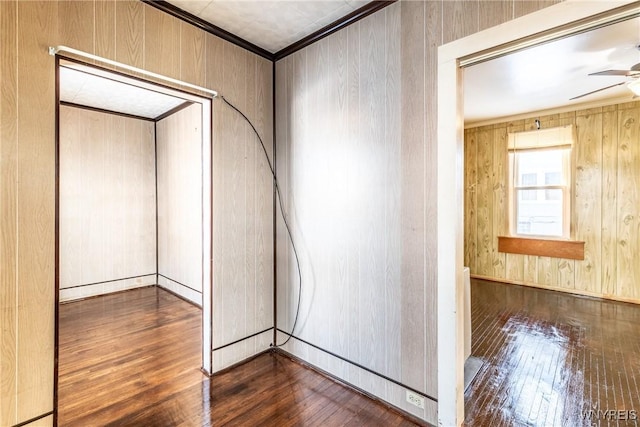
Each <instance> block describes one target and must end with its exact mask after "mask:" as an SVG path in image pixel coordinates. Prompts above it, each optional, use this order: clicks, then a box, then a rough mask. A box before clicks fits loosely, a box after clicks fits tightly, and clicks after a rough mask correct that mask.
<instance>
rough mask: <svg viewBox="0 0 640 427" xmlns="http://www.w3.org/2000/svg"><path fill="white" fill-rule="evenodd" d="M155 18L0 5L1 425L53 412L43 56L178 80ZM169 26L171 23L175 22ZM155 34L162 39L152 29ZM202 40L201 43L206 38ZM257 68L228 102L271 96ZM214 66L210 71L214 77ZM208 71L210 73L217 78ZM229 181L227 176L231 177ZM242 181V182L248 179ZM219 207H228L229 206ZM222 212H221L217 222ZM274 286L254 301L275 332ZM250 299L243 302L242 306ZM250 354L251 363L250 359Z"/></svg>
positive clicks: (228, 139)
mask: <svg viewBox="0 0 640 427" xmlns="http://www.w3.org/2000/svg"><path fill="white" fill-rule="evenodd" d="M151 9H152V8H151V7H150V6H147V5H145V4H143V3H141V2H138V1H114V0H104V1H103V0H96V1H91V0H89V1H86V2H85V1H78V2H74V3H66V2H62V1H61V2H58V1H19V2H18V1H11V0H8V1H2V2H0V20H1V23H2V25H1V28H0V32H1V36H2V37H1V38H0V43H1V44H2V47H1V48H0V78H1V79H2V88H1V94H2V96H1V99H0V102H1V103H0V119H1V120H2V122H1V128H0V133H1V140H0V150H1V151H0V152H1V155H2V158H1V167H2V174H1V178H0V184H1V185H2V190H1V192H0V210H1V211H2V234H1V237H0V242H2V243H1V246H0V252H1V254H2V258H1V259H2V268H1V269H0V277H1V278H2V284H1V285H2V286H1V287H0V292H1V297H0V303H1V304H2V305H1V307H0V308H1V310H2V312H1V316H2V317H1V319H2V325H1V326H2V330H3V333H2V334H1V338H0V339H1V340H2V350H1V353H0V425H14V424H18V423H21V422H24V421H26V420H28V419H30V418H32V417H34V416H40V415H42V414H45V413H48V412H49V411H51V410H52V409H53V407H52V405H53V337H54V311H53V307H54V300H55V286H54V266H55V259H54V254H55V249H54V201H55V192H54V191H55V190H54V189H55V187H54V176H55V172H54V171H55V169H54V168H55V156H54V147H55V144H54V142H55V139H54V137H55V132H54V130H55V110H54V99H55V95H54V93H55V68H54V58H53V57H51V56H49V55H47V52H46V48H47V47H48V46H51V45H57V44H61V43H65V44H67V45H69V47H72V48H76V49H81V50H87V51H89V52H91V53H95V54H96V55H99V56H102V57H106V58H109V59H114V60H118V61H122V62H125V63H128V64H130V65H134V66H137V67H143V68H144V67H147V66H149V67H156V66H158V67H160V68H162V69H163V70H164V72H166V73H173V72H174V71H175V69H174V67H175V66H176V64H175V62H178V61H175V62H174V63H171V64H170V62H171V61H169V60H167V62H163V60H166V59H167V58H172V57H173V58H181V57H182V56H184V57H185V58H186V59H189V58H188V54H187V53H185V54H184V55H183V54H182V53H181V52H179V50H180V49H182V46H181V45H180V34H174V33H173V32H172V31H166V32H165V30H164V28H165V26H166V25H165V24H163V23H158V22H156V21H154V20H153V18H150V19H146V13H147V12H149V10H151ZM157 16H158V15H156V17H157ZM173 20H174V18H170V19H169V22H170V21H173ZM161 21H164V20H163V19H161ZM156 25H160V26H161V27H162V29H158V28H154V27H155V26H156ZM169 27H171V25H169ZM197 31H198V32H199V33H200V34H201V35H204V32H202V31H201V30H197ZM155 34H162V40H163V43H164V49H163V50H162V51H158V50H157V49H156V50H155V51H154V49H153V48H152V47H151V46H153V43H154V41H155V39H154V37H156V36H155ZM198 37H201V36H198ZM204 37H206V38H207V41H211V40H215V41H216V42H217V43H212V46H225V45H228V43H227V42H222V41H221V40H220V39H217V38H216V37H214V36H211V35H205V36H204ZM203 44H206V42H203ZM207 52H209V51H207ZM160 54H162V55H164V56H163V58H159V57H158V55H160ZM207 55H208V53H207ZM247 55H249V56H254V55H253V54H248V53H247ZM233 59H234V58H233V57H225V56H224V54H223V55H222V56H221V57H218V56H216V57H215V61H214V60H213V59H212V60H207V61H204V60H202V61H200V62H197V61H195V60H194V61H193V63H194V64H195V65H194V67H198V68H199V69H193V70H190V71H192V72H193V73H194V74H193V75H191V74H186V73H185V75H184V76H183V78H186V79H194V81H191V83H196V84H202V82H203V80H202V76H205V77H206V78H207V81H206V82H205V83H206V84H207V85H210V84H211V85H212V86H213V87H212V88H214V89H218V90H219V89H220V87H221V86H219V85H218V84H217V83H220V82H219V81H218V78H217V76H220V74H215V70H216V68H215V66H217V65H218V64H222V63H224V62H225V61H226V62H229V61H233ZM257 61H258V62H259V63H260V64H261V67H260V69H261V70H262V71H261V72H262V73H263V74H264V76H263V77H261V78H257V79H256V81H255V82H253V83H252V84H251V86H250V87H238V88H230V89H229V90H227V91H226V92H222V93H223V94H224V95H226V96H228V97H229V98H234V97H235V96H236V94H235V93H234V91H235V90H237V91H238V92H242V93H244V91H246V90H249V91H254V90H257V89H256V88H257V86H258V85H260V87H259V89H260V90H261V91H262V92H263V93H265V94H269V93H271V91H272V78H271V66H270V64H268V66H267V67H265V60H262V59H257ZM208 64H214V67H209V66H208ZM247 66H248V61H247V60H246V59H245V58H243V60H242V61H239V62H236V63H232V64H231V65H230V67H235V70H236V71H237V72H239V73H244V69H245V68H246V67H247ZM164 67H167V68H166V69H164ZM211 70H214V71H213V74H212V73H211ZM265 70H268V72H267V71H265ZM178 71H179V69H178ZM207 71H209V73H207ZM209 76H212V81H214V82H215V86H214V83H210V81H209ZM243 96H244V95H243ZM264 105H265V106H266V107H267V108H261V109H256V113H255V114H256V115H260V116H261V117H252V119H253V120H255V121H258V120H261V121H262V123H264V126H265V133H267V134H271V131H272V126H273V125H272V123H271V118H272V108H271V101H270V100H269V101H266V102H265V103H264ZM213 108H214V111H215V114H216V115H217V116H219V115H220V111H222V110H223V109H224V108H226V107H224V106H222V105H221V103H220V102H217V101H216V102H214V107H213ZM18 117H19V119H18ZM216 123H217V124H216V126H217V128H218V129H217V130H215V131H214V145H216V146H242V147H244V142H245V141H244V136H245V135H237V134H235V133H233V132H228V131H225V129H227V127H228V122H227V121H225V120H220V119H219V117H218V118H217V121H216ZM243 150H244V148H243ZM218 166H219V165H218ZM214 168H216V165H214ZM227 172H229V174H231V171H229V170H228V169H227ZM239 179H243V178H242V176H240V177H239ZM256 182H259V184H260V185H261V186H265V188H266V186H270V185H271V179H270V177H269V176H262V175H261V176H258V175H256V176H255V180H254V181H253V182H247V183H245V184H244V185H248V186H251V185H255V183H256ZM217 184H218V187H217V188H215V189H214V192H220V190H221V188H220V183H219V182H217ZM221 201H222V202H223V206H226V204H227V203H229V202H230V201H228V200H225V199H221ZM264 203H266V205H260V209H261V211H260V212H258V211H256V215H258V216H259V217H260V221H262V222H261V223H260V224H269V227H270V224H271V221H272V207H271V204H272V202H271V199H270V198H267V199H265V200H264ZM222 209H224V208H223V207H218V212H217V213H219V212H220V210H222ZM12 224H13V225H12ZM244 226H245V224H244V223H238V224H237V227H238V230H237V234H238V235H239V236H242V238H243V239H244V236H245V235H246V234H247V230H246V229H245V227H244ZM263 226H264V225H263ZM270 230H271V229H270V228H268V229H263V230H262V231H261V234H259V236H266V237H265V238H264V240H263V241H262V240H258V239H257V238H256V239H253V236H248V237H247V239H246V241H247V244H253V245H259V246H260V250H256V252H255V253H256V257H257V258H258V260H257V263H258V264H261V265H264V266H265V268H264V270H265V271H272V269H273V258H272V257H271V255H270V253H269V252H270V248H271V247H272V246H273V240H272V237H271V233H270ZM216 232H217V233H218V234H219V232H220V230H214V234H215V233H216ZM216 244H217V245H218V246H217V249H219V250H221V251H224V250H225V249H226V248H225V245H227V244H230V242H229V241H221V240H218V241H217V242H216ZM220 262H222V260H220V259H219V258H218V259H216V260H215V262H214V264H215V265H214V270H215V271H219V270H224V269H225V266H224V265H222V264H220ZM225 262H226V260H225ZM271 277H272V276H271V275H269V276H262V279H261V280H262V281H261V282H260V283H259V287H260V290H261V291H260V293H256V294H255V295H260V296H259V298H261V299H262V300H261V301H260V302H259V303H260V304H262V305H263V306H264V307H267V309H266V310H265V312H266V313H267V314H265V317H267V318H269V319H270V320H269V325H267V326H271V325H272V324H273V315H272V308H271V307H272V301H273V297H272V293H271V291H269V292H266V291H265V289H269V290H272V289H273V279H272V278H271ZM257 288H258V285H256V286H254V287H248V288H247V292H251V293H252V295H254V292H257ZM245 296H246V295H243V294H240V295H238V297H239V298H240V299H244V298H245ZM251 298H254V297H253V296H252V297H251ZM16 300H17V301H18V303H16ZM256 303H258V302H256ZM217 309H219V307H217V308H216V310H217ZM228 315H229V316H231V317H230V318H228V319H225V323H226V324H233V323H234V321H235V316H236V315H239V313H233V312H230V313H228ZM243 315H244V314H243ZM215 333H219V331H217V332H215ZM262 344H263V343H258V344H255V346H254V349H258V351H261V350H264V348H265V346H264V345H262ZM251 351H253V353H255V352H256V351H254V350H251ZM253 353H249V354H247V353H245V357H246V356H250V355H251V354H253Z"/></svg>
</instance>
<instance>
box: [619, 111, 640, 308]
mask: <svg viewBox="0 0 640 427" xmlns="http://www.w3.org/2000/svg"><path fill="white" fill-rule="evenodd" d="M638 141H640V106H638V103H634V105H633V108H621V109H620V110H619V112H618V188H617V193H618V194H617V200H618V216H617V222H618V245H617V246H618V253H617V256H616V258H617V264H618V265H617V268H616V271H617V277H618V280H617V293H618V294H621V295H625V296H629V297H631V298H635V299H640V263H638V259H637V256H638V253H639V251H640V238H639V236H640V144H639V143H638Z"/></svg>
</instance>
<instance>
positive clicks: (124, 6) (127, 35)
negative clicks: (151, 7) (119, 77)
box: [112, 0, 145, 68]
mask: <svg viewBox="0 0 640 427" xmlns="http://www.w3.org/2000/svg"><path fill="white" fill-rule="evenodd" d="M115 3H116V6H115V7H116V10H115V40H116V45H115V60H116V61H118V62H123V63H125V64H129V65H133V66H134V67H138V68H143V67H144V12H145V5H144V3H141V2H139V1H137V0H118V1H116V2H115ZM112 37H113V35H112Z"/></svg>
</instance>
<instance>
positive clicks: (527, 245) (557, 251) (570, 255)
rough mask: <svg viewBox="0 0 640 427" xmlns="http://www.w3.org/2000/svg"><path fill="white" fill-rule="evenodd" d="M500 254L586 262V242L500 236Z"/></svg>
mask: <svg viewBox="0 0 640 427" xmlns="http://www.w3.org/2000/svg"><path fill="white" fill-rule="evenodd" d="M498 252H506V253H510V254H521V255H537V256H548V257H552V258H565V259H576V260H584V242H578V241H574V240H552V239H532V238H528V237H506V236H498Z"/></svg>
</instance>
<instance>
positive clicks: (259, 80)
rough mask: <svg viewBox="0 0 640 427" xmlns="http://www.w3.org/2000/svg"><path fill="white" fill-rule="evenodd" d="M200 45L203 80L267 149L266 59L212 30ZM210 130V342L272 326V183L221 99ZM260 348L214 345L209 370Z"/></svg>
mask: <svg viewBox="0 0 640 427" xmlns="http://www.w3.org/2000/svg"><path fill="white" fill-rule="evenodd" d="M212 42H213V43H212ZM205 52H206V55H207V58H206V60H204V61H203V62H202V63H203V64H205V63H206V64H208V65H207V73H206V80H207V82H210V85H211V86H213V88H214V89H216V90H218V91H220V93H221V94H222V95H224V96H226V97H227V99H228V100H229V102H231V103H232V104H234V105H235V106H236V107H237V108H239V109H240V110H241V111H243V112H244V113H245V114H247V116H248V117H249V118H250V119H251V120H252V122H253V123H254V125H255V126H256V129H257V130H258V132H259V133H260V136H261V137H262V139H263V141H264V143H265V148H266V149H267V152H268V153H269V155H270V156H272V155H273V153H272V152H273V142H272V140H273V138H272V129H273V127H272V126H273V123H272V118H271V117H272V101H271V95H270V93H271V92H272V89H271V88H272V86H271V82H272V67H271V64H270V63H268V61H266V60H264V59H261V58H257V57H256V56H255V55H253V54H250V53H248V52H247V51H244V50H243V49H240V48H239V47H237V46H235V45H232V44H231V43H228V42H218V41H216V39H215V38H207V40H206V49H205ZM265 84H266V85H267V86H266V87H265V86H264V85H265ZM213 133H214V135H215V136H214V144H213V157H214V161H213V217H214V224H213V263H214V268H213V272H214V280H213V317H214V319H213V322H214V325H213V347H214V348H217V347H220V346H223V345H225V344H229V343H231V342H233V341H236V340H238V339H241V338H244V337H246V336H249V335H251V334H254V333H257V332H260V331H262V330H264V329H266V328H269V327H271V326H273V286H274V284H273V262H274V261H273V249H272V248H273V231H272V230H273V207H272V203H273V202H272V198H271V193H272V191H273V187H272V178H271V175H270V172H269V170H268V167H267V166H266V164H265V163H264V161H265V160H264V154H263V151H262V149H261V148H260V146H259V145H258V144H259V142H258V140H257V138H256V137H255V134H254V133H253V130H252V129H251V128H250V127H249V125H248V124H247V123H246V121H245V120H244V119H243V118H242V117H241V116H240V115H239V114H237V113H236V112H235V111H233V110H232V109H231V108H229V107H228V106H226V105H225V104H223V103H222V102H217V103H214V125H213ZM234 140H235V141H234ZM225 141H234V142H233V143H228V142H227V143H225ZM216 265H218V266H221V267H220V268H215V266H216ZM262 350H265V346H264V340H263V339H250V340H244V341H241V342H240V343H238V344H236V345H233V346H231V347H228V348H226V349H224V350H219V351H214V352H213V365H214V371H215V370H219V369H222V368H223V367H225V366H228V365H229V364H230V363H233V361H238V360H242V359H245V358H247V357H249V356H251V355H253V354H256V353H258V352H260V351H262Z"/></svg>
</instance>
